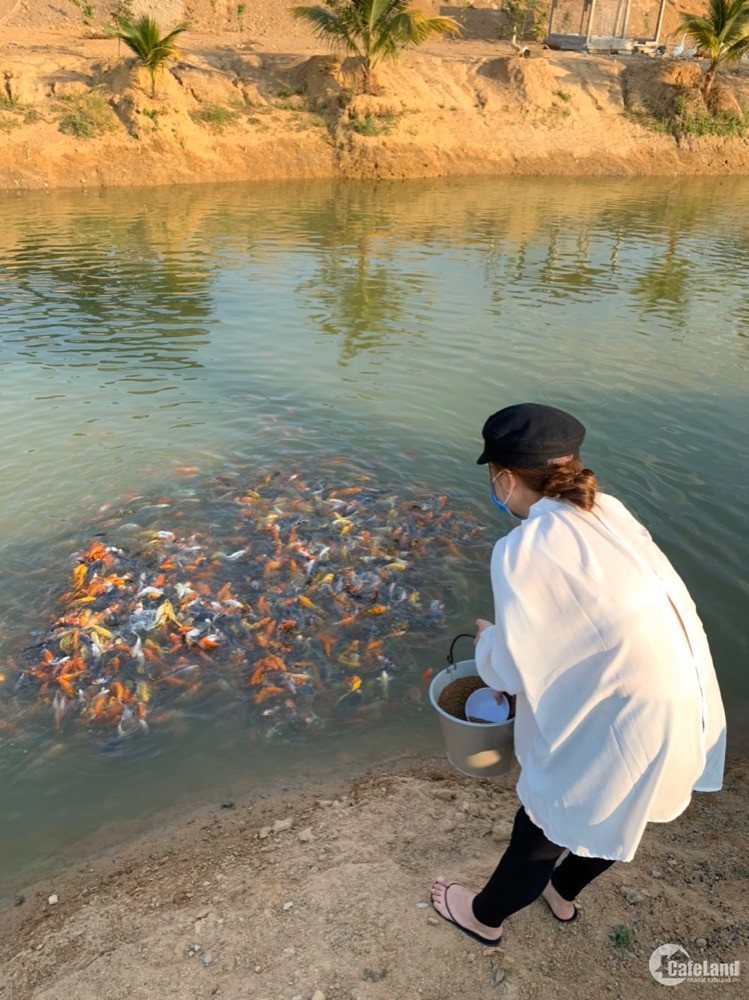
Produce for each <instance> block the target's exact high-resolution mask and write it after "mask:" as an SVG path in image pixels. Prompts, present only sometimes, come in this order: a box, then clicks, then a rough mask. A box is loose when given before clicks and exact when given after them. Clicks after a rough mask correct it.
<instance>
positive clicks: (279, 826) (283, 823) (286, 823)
mask: <svg viewBox="0 0 749 1000" xmlns="http://www.w3.org/2000/svg"><path fill="white" fill-rule="evenodd" d="M293 822H294V820H293V819H292V818H291V816H287V817H286V819H277V820H276V822H275V823H274V824H273V832H274V833H283V831H284V830H290V829H291V825H292V823H293Z"/></svg>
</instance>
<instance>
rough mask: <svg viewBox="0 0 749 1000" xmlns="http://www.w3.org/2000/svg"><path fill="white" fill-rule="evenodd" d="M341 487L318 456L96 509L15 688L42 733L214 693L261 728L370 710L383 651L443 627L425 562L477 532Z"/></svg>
mask: <svg viewBox="0 0 749 1000" xmlns="http://www.w3.org/2000/svg"><path fill="white" fill-rule="evenodd" d="M197 471H198V470H197V469H191V468H189V469H186V470H185V472H186V474H187V475H193V474H195V473H197ZM342 475H343V468H342V464H341V463H331V464H330V465H329V466H328V467H326V465H325V463H324V462H322V461H318V462H316V463H315V465H314V468H310V469H306V470H305V471H304V474H303V473H302V472H300V471H291V472H268V473H264V474H255V475H254V476H253V478H252V487H251V488H250V486H248V485H247V481H246V478H245V477H239V476H219V477H216V478H213V479H211V480H209V483H208V487H207V489H206V490H204V492H203V493H202V494H201V493H198V492H196V491H192V492H190V494H189V495H186V496H185V497H184V498H183V500H184V502H178V501H177V500H175V499H173V498H164V499H163V501H162V502H159V498H156V499H154V498H150V497H131V498H128V501H127V506H126V508H123V510H122V511H116V512H115V511H112V510H110V509H109V508H107V507H105V508H102V515H101V519H100V520H101V522H102V524H101V526H103V527H105V529H106V530H103V531H101V532H97V533H96V534H95V537H94V538H93V540H92V541H91V542H90V543H89V544H87V545H86V547H85V548H84V549H83V550H82V551H79V552H77V553H76V555H75V556H74V557H73V559H72V567H71V572H70V577H69V580H68V583H67V586H66V589H65V592H64V593H63V594H62V595H61V596H60V606H59V607H58V609H57V610H56V612H55V614H54V616H53V621H52V622H51V625H50V627H49V628H48V629H45V630H44V631H43V633H42V635H41V637H40V638H39V639H38V641H34V643H33V644H32V645H30V646H28V647H27V648H26V650H25V652H24V661H23V663H22V664H21V665H20V670H19V675H18V682H17V685H16V694H17V695H18V696H21V697H26V698H28V699H29V700H31V698H32V696H33V699H34V700H35V702H36V704H37V705H38V706H39V708H40V709H41V710H42V711H43V712H46V713H48V714H49V718H50V721H51V724H52V725H54V726H56V727H58V728H63V727H67V726H68V725H70V724H75V725H81V726H86V727H91V729H92V731H97V732H106V733H109V734H110V735H111V733H112V731H113V730H114V731H115V732H116V735H117V736H118V737H125V736H129V735H132V734H135V733H138V732H142V733H145V732H148V729H149V726H153V725H158V724H159V723H160V722H163V721H166V720H168V718H169V716H170V713H171V712H173V711H174V708H175V705H178V704H179V703H184V701H185V699H194V698H196V697H197V696H198V695H199V694H201V695H205V694H209V693H210V692H212V691H215V690H218V691H221V692H222V693H223V694H224V695H228V696H229V700H230V701H231V702H233V703H235V704H239V705H241V706H242V707H243V709H246V710H247V711H249V712H250V713H251V715H252V717H253V719H256V720H262V722H263V724H264V726H265V731H266V733H268V732H269V733H272V734H275V733H278V732H282V731H287V730H289V729H301V728H306V727H309V726H318V725H322V724H324V722H325V721H326V720H327V719H328V718H330V717H331V715H334V714H337V713H340V712H343V711H347V710H348V709H349V708H350V707H352V706H354V705H361V704H362V703H364V702H367V701H370V702H371V701H378V700H380V701H387V700H388V699H389V698H390V697H391V692H390V686H391V681H392V680H393V678H395V677H397V676H398V673H399V670H400V669H401V668H400V667H399V664H398V648H399V642H400V643H401V644H402V643H403V641H404V637H406V636H408V640H405V641H408V642H413V641H415V640H418V637H419V635H422V636H423V635H427V634H429V633H433V632H434V630H435V628H436V627H438V626H439V624H440V622H442V620H443V612H444V604H443V600H444V599H445V596H446V595H445V594H444V593H443V592H441V589H440V588H441V587H442V584H441V580H442V578H443V574H442V573H441V572H440V566H441V561H442V560H444V559H453V558H457V559H461V558H465V556H466V554H467V552H466V550H467V549H468V548H470V547H471V545H472V544H474V543H476V541H477V539H478V538H479V537H480V534H481V532H482V531H483V529H482V528H481V527H480V526H479V525H477V524H476V523H475V522H474V521H472V520H471V519H470V518H469V517H467V516H465V515H460V516H459V515H458V514H456V513H454V512H453V511H451V510H450V509H449V505H448V502H447V499H446V498H445V497H435V496H433V495H429V494H425V495H423V496H420V497H410V498H403V497H399V496H398V495H397V494H396V493H393V492H392V491H388V490H386V489H384V488H383V487H381V486H378V485H377V483H376V481H375V479H374V477H373V476H369V475H366V474H363V473H358V474H349V475H347V476H346V482H345V485H341V477H342ZM125 518H127V519H128V521H127V524H125V523H124V519H125ZM188 525H189V527H188ZM99 526H100V525H97V524H95V525H94V527H99ZM120 529H123V530H120ZM124 529H126V530H124ZM120 536H121V537H120ZM118 543H119V544H118ZM443 589H444V588H443ZM35 639H36V637H35ZM401 648H402V646H401Z"/></svg>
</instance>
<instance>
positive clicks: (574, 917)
mask: <svg viewBox="0 0 749 1000" xmlns="http://www.w3.org/2000/svg"><path fill="white" fill-rule="evenodd" d="M541 899H543V901H544V903H546V905H547V906H548V907H549V913H550V914H551V915H552V917H553V918H554V919H555V920H558V921H559V923H560V924H571V923H572V921H573V920H577V915H578V913H579V912H580V911H579V909H578V908H577V907H576V906H575V904H574V903H573V904H572V905H573V906H575V912H574V913H573V914H572V916H571V917H558V916H557V915H556V913H555V912H554V911H553V910H552V908H551V904H550V903H549V902H548V900H546V899H544V897H543V896H542V897H541Z"/></svg>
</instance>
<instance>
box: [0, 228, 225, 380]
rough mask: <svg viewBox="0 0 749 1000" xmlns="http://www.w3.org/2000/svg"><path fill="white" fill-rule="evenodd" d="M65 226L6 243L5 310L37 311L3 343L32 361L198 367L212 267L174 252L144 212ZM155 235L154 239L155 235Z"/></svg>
mask: <svg viewBox="0 0 749 1000" xmlns="http://www.w3.org/2000/svg"><path fill="white" fill-rule="evenodd" d="M71 223H72V224H71V225H70V227H69V228H68V229H67V231H65V232H62V233H61V232H55V235H54V240H53V241H52V240H50V237H49V234H47V233H45V232H43V231H40V230H38V229H34V230H33V231H31V232H28V233H19V234H17V235H16V238H15V240H14V242H13V244H12V246H9V247H5V248H2V250H0V252H1V253H2V256H3V264H4V266H3V269H2V276H1V277H0V316H2V315H3V314H6V315H11V314H12V313H13V312H14V311H17V310H18V309H19V306H20V307H21V309H22V310H23V311H24V312H28V313H29V314H33V318H32V321H31V322H29V323H25V324H24V325H23V326H22V328H21V329H20V330H19V331H18V333H17V334H16V335H15V336H12V337H11V338H10V339H9V340H8V341H5V350H6V352H7V351H8V350H9V348H10V347H11V345H15V350H16V351H17V353H18V356H19V357H22V358H24V359H25V360H27V361H29V362H30V363H33V364H45V363H53V364H57V365H59V364H69V365H75V366H80V365H81V364H84V363H87V359H89V358H90V359H91V360H92V361H94V360H95V361H96V363H97V365H98V366H99V367H100V368H101V369H102V370H116V369H118V368H122V367H126V366H127V365H129V364H130V363H131V362H132V361H133V360H137V362H138V363H139V364H141V365H142V366H144V367H146V368H160V367H162V368H163V367H168V368H169V369H174V368H195V367H199V363H198V361H197V360H196V358H195V351H196V349H197V347H199V346H200V345H201V344H205V343H206V338H207V333H208V324H209V322H210V319H211V316H212V313H213V306H212V302H211V295H210V288H211V269H210V267H207V266H205V262H204V260H201V258H200V257H196V256H195V255H189V254H188V255H185V256H184V257H182V256H181V255H180V252H179V251H178V252H176V253H175V252H174V251H173V249H172V247H170V246H168V245H165V244H164V241H163V238H162V237H161V236H159V234H153V233H152V232H151V231H150V229H151V227H150V226H149V225H147V224H146V222H145V221H144V219H143V218H140V217H136V218H135V219H133V220H131V221H130V222H129V223H128V224H126V225H124V226H123V225H122V224H118V225H115V226H112V225H111V224H110V222H109V220H108V219H107V218H106V216H102V215H101V214H100V213H99V212H98V211H96V212H94V213H91V214H89V213H85V212H84V213H83V214H82V216H81V217H74V218H73V219H72V220H71ZM154 235H155V237H156V238H155V239H154Z"/></svg>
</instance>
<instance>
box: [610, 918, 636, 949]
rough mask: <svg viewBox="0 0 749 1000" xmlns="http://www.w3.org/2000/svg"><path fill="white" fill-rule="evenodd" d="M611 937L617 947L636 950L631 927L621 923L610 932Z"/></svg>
mask: <svg viewBox="0 0 749 1000" xmlns="http://www.w3.org/2000/svg"><path fill="white" fill-rule="evenodd" d="M609 939H610V941H611V943H612V944H613V946H614V947H615V948H622V949H623V950H624V951H634V947H635V942H634V940H633V939H632V932H631V931H630V929H629V927H625V926H624V924H619V926H618V927H615V928H614V929H613V930H612V931H611V933H610V934H609Z"/></svg>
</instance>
